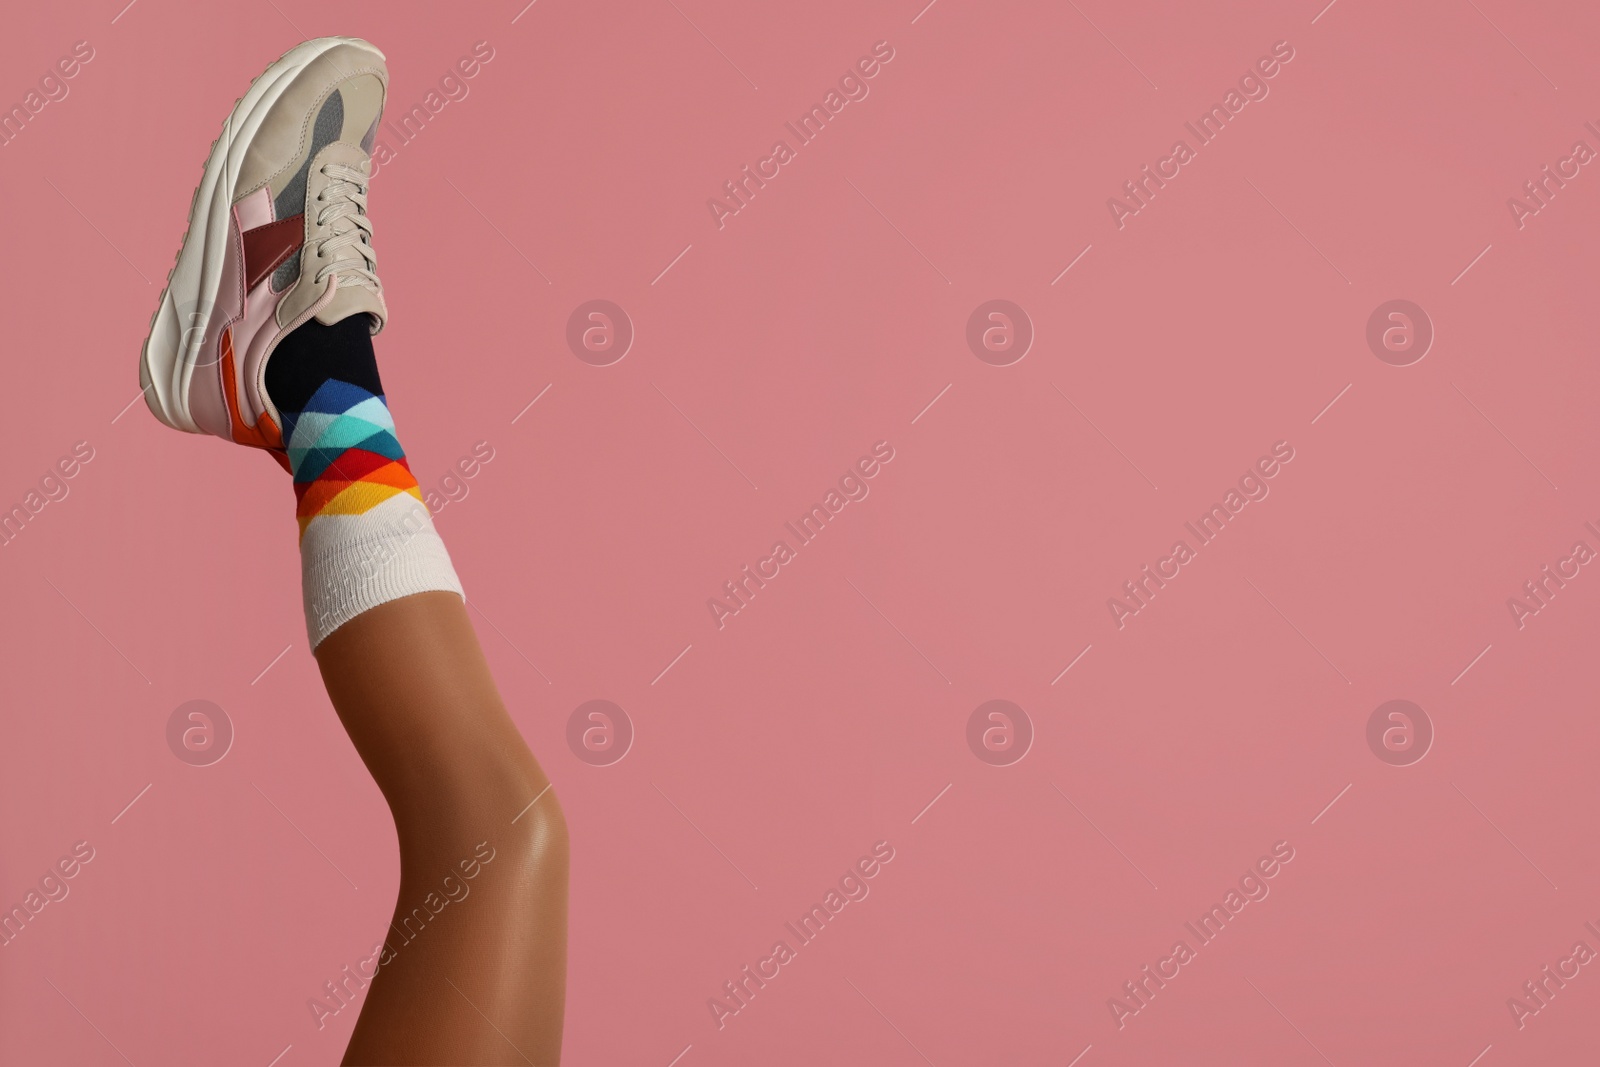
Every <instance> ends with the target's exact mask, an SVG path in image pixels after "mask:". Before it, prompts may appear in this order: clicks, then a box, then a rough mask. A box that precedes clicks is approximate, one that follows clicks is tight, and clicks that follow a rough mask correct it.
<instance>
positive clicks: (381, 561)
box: [266, 315, 461, 649]
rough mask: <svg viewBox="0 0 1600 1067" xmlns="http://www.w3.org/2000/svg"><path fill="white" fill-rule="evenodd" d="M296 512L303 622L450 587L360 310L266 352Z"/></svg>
mask: <svg viewBox="0 0 1600 1067" xmlns="http://www.w3.org/2000/svg"><path fill="white" fill-rule="evenodd" d="M266 386H267V395H268V396H270V397H271V398H272V402H273V404H275V405H276V406H277V408H278V413H279V414H280V415H281V416H282V422H283V426H282V429H283V441H284V445H285V447H286V451H287V453H288V461H289V470H290V473H291V474H292V475H293V476H294V494H295V499H296V500H297V501H298V507H297V508H296V515H297V516H298V518H299V520H300V576H301V588H302V591H303V593H304V599H305V612H306V631H307V635H308V637H309V638H310V640H311V647H312V649H315V648H316V647H317V646H318V645H319V644H321V643H322V641H323V639H324V638H326V637H327V636H328V635H329V634H331V633H333V632H334V631H335V630H337V629H338V628H339V627H340V626H343V625H344V624H345V623H347V622H349V621H350V620H351V619H353V618H355V617H356V616H357V615H360V614H361V613H362V612H364V611H369V610H371V609H372V608H375V607H377V606H378V605H379V604H384V603H387V602H388V601H390V600H396V599H398V598H400V597H403V596H410V595H411V594H413V593H422V592H427V591H429V590H436V589H437V590H449V591H450V592H452V593H455V594H457V595H461V582H460V580H459V579H457V578H456V572H455V568H454V567H453V566H452V565H451V563H450V554H449V553H448V552H446V551H445V547H444V542H443V541H441V540H440V539H439V534H438V532H437V531H436V530H435V529H434V528H433V519H432V518H431V517H430V516H429V514H428V508H427V505H425V504H424V503H423V502H422V491H421V490H420V489H419V488H418V486H417V480H416V478H415V477H413V476H412V474H411V467H410V465H409V464H408V463H407V462H406V456H405V452H404V450H403V449H401V447H400V442H399V440H397V439H396V437H395V429H394V419H393V418H392V417H390V415H389V406H388V404H387V403H386V402H385V401H384V397H383V385H382V383H381V382H380V381H379V380H378V364H377V360H376V358H375V357H374V356H373V353H372V337H371V335H370V334H369V332H368V329H367V316H366V315H352V316H350V317H349V318H346V319H343V320H341V321H339V322H337V323H335V324H334V325H332V326H324V325H322V324H321V323H320V322H317V321H316V320H315V319H311V320H309V321H307V322H306V323H305V324H304V325H302V326H300V327H299V328H297V329H296V330H294V332H292V333H290V334H289V335H288V336H287V337H285V338H284V339H283V340H282V341H281V342H279V344H278V347H277V349H276V350H275V351H274V352H273V354H272V358H271V360H269V361H268V363H267V376H266Z"/></svg>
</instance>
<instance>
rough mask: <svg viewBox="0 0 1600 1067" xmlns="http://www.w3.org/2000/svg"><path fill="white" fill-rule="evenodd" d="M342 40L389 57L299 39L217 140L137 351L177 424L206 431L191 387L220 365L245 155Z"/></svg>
mask: <svg viewBox="0 0 1600 1067" xmlns="http://www.w3.org/2000/svg"><path fill="white" fill-rule="evenodd" d="M340 45H354V46H356V47H360V48H365V49H367V50H369V51H371V52H372V53H373V54H374V55H375V56H377V57H378V58H379V59H380V60H382V59H383V58H384V56H383V53H382V52H380V51H378V49H377V48H375V47H373V46H372V45H371V44H369V43H368V42H366V41H363V40H361V39H360V38H358V37H320V38H317V39H316V40H313V41H306V42H304V43H302V44H299V45H296V46H295V47H294V48H291V49H290V50H289V51H287V52H285V53H284V54H283V55H282V56H281V57H279V59H278V61H277V62H276V63H273V64H272V66H270V67H268V68H267V69H266V70H265V71H263V72H262V73H261V74H260V76H258V77H257V78H256V80H255V81H253V82H251V83H250V88H249V89H247V90H246V91H245V94H244V95H243V96H241V97H240V98H239V99H238V100H237V101H236V102H235V103H234V106H233V111H232V112H231V113H230V114H229V115H228V119H227V121H226V122H225V123H223V126H222V132H221V133H220V134H218V135H217V139H216V140H215V141H213V142H212V143H211V151H210V154H209V155H208V157H207V159H206V163H205V171H204V174H203V176H202V177H201V179H200V184H199V185H198V186H196V187H195V191H194V199H193V200H192V201H191V202H190V205H189V227H188V229H187V230H185V231H184V235H183V243H182V244H181V245H180V246H179V248H178V255H177V258H176V259H175V260H174V262H173V264H172V270H171V271H169V272H168V273H167V285H166V288H165V289H163V290H162V292H161V301H160V303H159V304H157V305H156V310H155V314H153V315H152V316H151V317H150V335H149V336H148V337H147V338H145V342H144V348H143V351H142V352H141V353H140V356H139V387H140V389H141V390H142V392H143V396H144V399H145V403H146V404H147V405H149V408H150V412H151V414H153V415H155V417H156V418H158V419H160V420H161V421H162V422H163V423H165V424H166V425H168V426H170V427H172V428H173V429H175V430H182V431H184V432H185V433H205V432H206V431H205V430H202V429H201V428H200V427H199V426H198V425H196V424H195V421H194V419H193V418H192V417H191V416H190V414H189V385H190V383H191V382H192V381H193V379H194V372H195V371H196V370H198V369H199V368H200V367H202V366H212V365H214V363H215V360H213V359H209V358H204V357H202V351H203V350H204V348H205V347H206V346H205V345H204V340H205V337H206V334H207V333H208V332H209V327H210V322H209V319H210V314H211V310H212V308H214V307H216V299H217V290H218V288H219V287H220V285H221V282H222V267H223V263H224V261H225V259H226V256H227V251H228V247H227V246H228V228H229V218H230V215H231V214H232V211H233V198H234V195H235V193H236V192H237V190H236V188H235V186H236V183H237V181H238V174H239V169H240V166H241V165H242V163H243V161H244V154H245V152H246V151H247V150H248V148H249V145H250V141H251V140H252V139H253V138H254V137H255V134H256V131H257V130H259V129H260V128H261V123H262V122H263V121H265V119H266V116H267V113H268V112H269V111H270V110H271V108H272V105H273V104H275V103H277V101H278V100H279V98H280V97H282V95H283V93H284V92H285V90H287V89H288V87H289V86H290V85H291V84H293V82H294V80H295V78H296V77H297V76H298V75H299V74H300V73H301V72H303V71H304V70H305V69H306V68H307V67H308V66H310V65H311V63H312V62H313V61H315V60H316V59H317V58H318V57H319V56H321V55H323V54H324V53H326V52H328V51H330V50H331V49H333V48H336V47H338V46H340Z"/></svg>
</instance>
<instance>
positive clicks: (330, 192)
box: [315, 163, 383, 292]
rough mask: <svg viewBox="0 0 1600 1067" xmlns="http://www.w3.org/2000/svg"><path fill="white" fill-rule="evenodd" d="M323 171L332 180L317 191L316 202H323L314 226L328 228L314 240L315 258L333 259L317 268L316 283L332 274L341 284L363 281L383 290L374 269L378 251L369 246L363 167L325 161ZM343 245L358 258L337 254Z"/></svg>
mask: <svg viewBox="0 0 1600 1067" xmlns="http://www.w3.org/2000/svg"><path fill="white" fill-rule="evenodd" d="M322 173H323V174H325V175H326V176H327V177H329V178H331V179H333V180H332V181H331V182H329V183H328V186H327V188H325V189H323V190H322V192H321V193H319V194H317V203H319V204H324V205H326V206H324V207H323V208H322V209H321V210H320V211H318V212H317V226H318V227H319V228H322V227H327V228H328V229H329V231H330V232H329V236H327V237H324V238H323V239H322V240H320V241H318V242H317V258H318V259H327V258H330V257H331V258H332V259H333V262H332V263H329V264H327V265H326V266H324V267H323V268H322V269H321V270H319V271H317V276H316V278H315V281H316V283H317V284H318V285H321V284H322V282H323V279H325V278H327V277H328V275H330V274H333V275H337V276H338V278H339V284H340V285H351V284H354V285H362V286H365V287H366V288H368V289H371V290H372V291H373V292H382V291H383V283H381V282H379V281H378V276H377V275H376V274H375V273H373V271H374V269H375V268H376V267H377V265H378V254H377V253H376V252H374V251H373V249H372V220H371V219H369V218H367V174H366V171H365V170H364V169H362V168H357V167H352V166H350V165H349V164H348V163H326V164H324V165H323V167H322ZM341 220H344V222H343V224H340V222H341ZM344 248H351V249H354V250H355V251H356V252H357V253H359V258H357V257H355V256H351V255H348V254H340V250H341V249H344Z"/></svg>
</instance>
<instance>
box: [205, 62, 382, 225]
mask: <svg viewBox="0 0 1600 1067" xmlns="http://www.w3.org/2000/svg"><path fill="white" fill-rule="evenodd" d="M387 81H388V72H387V71H386V70H385V69H384V67H383V65H382V63H381V62H379V61H377V59H376V57H375V56H374V55H373V53H372V52H370V51H368V50H366V49H363V48H360V47H357V46H355V45H340V46H338V47H335V48H332V49H330V50H328V51H327V52H325V53H323V54H322V55H320V56H318V57H317V58H316V59H315V60H313V61H312V62H311V63H309V64H308V65H307V66H306V67H305V69H304V70H302V71H300V72H299V73H298V74H296V75H295V76H294V79H293V81H292V82H291V84H289V85H288V86H287V87H286V88H284V89H283V91H282V93H281V95H280V96H279V97H278V99H277V100H276V101H275V102H274V103H273V105H272V109H271V111H269V112H268V114H267V117H266V119H265V120H264V121H263V122H262V124H261V128H260V129H259V130H258V131H256V133H255V136H254V137H253V138H252V139H251V142H250V148H249V151H248V152H246V153H245V158H244V163H243V165H242V166H241V167H240V171H239V177H238V181H237V184H236V186H235V188H236V189H237V193H236V198H241V197H244V196H248V195H249V194H251V193H253V192H255V191H256V190H258V189H260V188H261V187H262V186H263V185H265V186H266V187H267V189H268V191H269V192H270V193H271V195H272V198H273V203H274V206H275V207H277V208H279V209H280V210H279V214H278V217H279V218H282V217H283V216H284V215H285V214H290V215H293V214H298V213H299V212H300V210H301V209H302V207H303V206H304V205H303V204H302V203H295V204H293V205H292V207H291V206H290V205H288V204H286V203H285V202H284V201H282V200H280V198H281V197H282V195H283V193H284V192H285V191H287V190H289V189H290V186H291V185H298V187H299V188H300V189H301V190H302V199H303V190H304V188H305V176H306V167H307V165H308V164H309V162H310V160H311V157H312V156H314V155H316V154H317V152H318V151H320V150H321V149H322V148H323V147H324V146H325V145H327V144H328V143H329V142H331V141H336V140H337V141H348V142H349V143H351V144H360V143H361V140H362V138H363V137H365V136H366V133H367V131H368V130H369V129H371V128H372V126H373V124H374V123H376V122H377V120H378V116H379V115H380V113H381V112H382V110H383V97H384V89H385V87H386V83H387ZM334 96H337V97H338V100H337V102H336V103H335V102H333V101H332V100H331V99H330V98H331V97H334ZM335 124H336V126H335ZM297 179H298V181H297ZM285 207H289V210H287V211H284V210H281V209H283V208H285Z"/></svg>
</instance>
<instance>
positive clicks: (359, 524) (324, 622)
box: [300, 493, 465, 650]
mask: <svg viewBox="0 0 1600 1067" xmlns="http://www.w3.org/2000/svg"><path fill="white" fill-rule="evenodd" d="M300 577H301V588H302V590H303V592H304V595H305V609H306V634H307V636H308V637H309V638H310V640H311V647H312V649H313V650H315V649H316V647H317V646H318V645H320V644H321V643H322V642H323V639H324V638H326V637H327V636H328V635H329V634H331V633H333V631H335V630H337V629H338V628H339V627H341V626H343V625H344V624H345V623H347V622H349V621H350V620H351V619H353V618H355V617H356V616H357V615H360V614H361V613H362V612H364V611H370V610H372V609H373V608H375V607H377V606H378V605H379V604H386V603H388V602H389V601H391V600H398V599H399V598H400V597H403V596H410V595H412V594H413V593H426V592H429V591H431V590H447V591H449V592H452V593H455V594H456V595H457V596H462V597H464V596H465V594H464V593H462V590H461V581H460V579H459V578H457V577H456V569H455V567H454V566H452V565H451V563H450V553H449V552H447V551H445V547H444V542H443V541H441V540H440V539H439V533H438V531H437V530H435V529H434V528H433V519H432V518H431V517H430V516H429V514H428V509H427V506H426V505H424V504H423V503H422V502H421V501H420V500H418V499H417V498H416V497H414V496H411V495H410V494H408V493H402V494H400V495H398V496H393V497H390V498H389V499H388V500H385V501H384V502H383V503H382V504H379V505H378V506H377V507H375V508H373V509H372V510H370V511H368V512H365V513H364V514H361V515H319V516H317V517H316V518H315V519H313V520H311V522H310V524H309V525H307V527H306V532H305V536H304V537H303V538H301V540H300Z"/></svg>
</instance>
